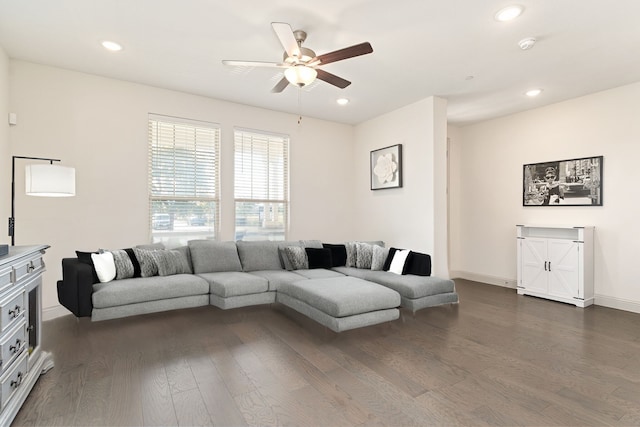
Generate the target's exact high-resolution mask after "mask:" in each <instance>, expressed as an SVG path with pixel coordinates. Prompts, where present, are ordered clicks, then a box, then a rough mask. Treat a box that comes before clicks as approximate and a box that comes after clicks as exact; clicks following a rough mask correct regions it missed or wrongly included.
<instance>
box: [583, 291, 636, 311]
mask: <svg viewBox="0 0 640 427" xmlns="http://www.w3.org/2000/svg"><path fill="white" fill-rule="evenodd" d="M594 304H595V305H601V306H603V307H609V308H615V309H617V310H624V311H631V312H632V313H640V302H638V301H631V300H627V299H623V298H616V297H610V296H607V295H596V299H595V302H594Z"/></svg>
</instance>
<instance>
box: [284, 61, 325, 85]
mask: <svg viewBox="0 0 640 427" xmlns="http://www.w3.org/2000/svg"><path fill="white" fill-rule="evenodd" d="M317 75H318V72H317V71H316V70H315V68H311V67H307V66H306V65H296V66H294V67H289V68H287V69H286V70H284V76H285V77H286V78H287V80H289V83H291V84H294V85H296V86H300V87H302V86H305V85H308V84H310V83H312V82H313V81H314V80H315V79H316V76H317Z"/></svg>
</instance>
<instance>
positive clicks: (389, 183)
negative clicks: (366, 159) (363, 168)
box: [370, 144, 402, 190]
mask: <svg viewBox="0 0 640 427" xmlns="http://www.w3.org/2000/svg"><path fill="white" fill-rule="evenodd" d="M370 166H371V168H370V175H371V179H370V182H371V190H383V189H386V188H400V187H402V144H396V145H391V146H389V147H384V148H380V149H378V150H373V151H371V154H370Z"/></svg>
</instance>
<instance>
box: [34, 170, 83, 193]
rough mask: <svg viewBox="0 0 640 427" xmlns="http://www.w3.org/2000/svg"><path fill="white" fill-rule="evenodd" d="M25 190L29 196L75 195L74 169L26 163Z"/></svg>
mask: <svg viewBox="0 0 640 427" xmlns="http://www.w3.org/2000/svg"><path fill="white" fill-rule="evenodd" d="M25 172H26V174H25V187H26V188H25V192H26V193H27V195H29V196H41V197H70V196H75V195H76V170H75V168H70V167H66V166H59V165H54V164H50V165H27V166H26V168H25Z"/></svg>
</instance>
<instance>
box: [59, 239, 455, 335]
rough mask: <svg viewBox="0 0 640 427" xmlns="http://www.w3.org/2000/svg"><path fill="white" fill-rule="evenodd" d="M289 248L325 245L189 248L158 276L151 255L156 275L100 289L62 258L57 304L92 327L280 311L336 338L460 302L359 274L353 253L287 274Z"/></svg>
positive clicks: (413, 278)
mask: <svg viewBox="0 0 640 427" xmlns="http://www.w3.org/2000/svg"><path fill="white" fill-rule="evenodd" d="M378 244H379V245H381V244H382V243H381V242H379V243H378ZM292 247H301V248H305V250H307V249H306V248H315V249H321V248H323V245H322V243H321V242H320V241H288V242H270V241H261V242H244V241H238V242H218V241H211V240H193V241H190V242H189V244H188V246H185V247H182V248H178V249H177V250H176V251H177V252H179V254H180V256H182V257H184V260H185V261H186V262H185V263H184V265H185V267H183V268H182V270H180V268H176V269H175V270H171V268H169V269H167V268H166V265H165V266H164V268H163V265H162V261H161V259H162V255H166V254H168V252H155V253H154V254H153V255H155V256H154V257H151V258H155V259H156V260H158V259H160V261H157V262H158V263H159V264H160V268H159V270H160V274H161V275H153V276H151V277H135V278H133V277H132V278H123V279H119V280H112V281H108V282H105V283H101V282H99V281H98V280H97V277H96V274H95V269H94V267H93V266H92V265H90V263H87V262H86V261H84V262H83V261H81V260H80V259H79V258H65V259H63V261H62V266H63V279H62V280H61V281H59V282H58V299H59V301H60V303H61V304H62V305H63V306H65V307H66V308H68V309H69V310H70V311H71V312H72V313H73V314H75V315H76V316H79V317H82V316H90V317H91V319H92V320H93V321H99V320H107V319H115V318H120V317H126V316H133V315H138V314H145V313H153V312H160V311H165V310H174V309H180V308H188V307H198V306H205V305H209V304H210V305H214V306H216V307H218V308H221V309H224V310H226V309H232V308H237V307H244V306H251V305H259V304H272V303H280V304H282V305H285V306H287V307H289V308H291V309H293V310H295V311H298V312H300V313H302V314H304V315H306V316H308V317H309V318H311V319H313V320H315V321H317V322H319V323H320V324H322V325H324V326H326V327H328V328H329V329H331V330H333V331H335V332H341V331H345V330H349V329H353V328H359V327H363V326H368V325H374V324H377V323H382V322H387V321H391V320H395V319H397V318H398V317H399V313H400V312H399V308H401V307H404V308H406V309H409V310H411V311H413V312H414V313H415V311H417V310H420V309H423V308H426V307H431V306H436V305H441V304H448V303H457V302H458V295H457V293H456V291H455V284H454V282H453V281H452V280H449V279H441V278H437V277H433V276H425V275H420V276H419V275H413V274H403V275H399V274H395V273H392V272H389V271H383V270H372V269H371V268H358V267H357V266H356V264H355V262H354V261H353V259H354V258H353V257H355V253H354V254H353V255H352V257H351V258H352V259H351V261H350V262H347V263H345V265H336V266H328V265H326V266H325V267H328V268H305V269H300V268H299V269H293V268H294V267H295V265H292V262H291V260H289V259H288V258H287V251H286V250H285V248H289V249H291V248H292ZM154 249H156V248H154ZM378 249H379V248H378ZM147 250H151V249H147ZM160 250H162V249H160ZM129 251H130V250H129ZM130 253H133V252H130ZM136 253H139V252H136ZM172 254H173V255H176V252H173V251H172ZM135 263H136V261H135V260H134V264H135ZM144 267H145V266H144V265H143V266H142V268H143V270H144ZM156 267H157V266H156Z"/></svg>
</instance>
